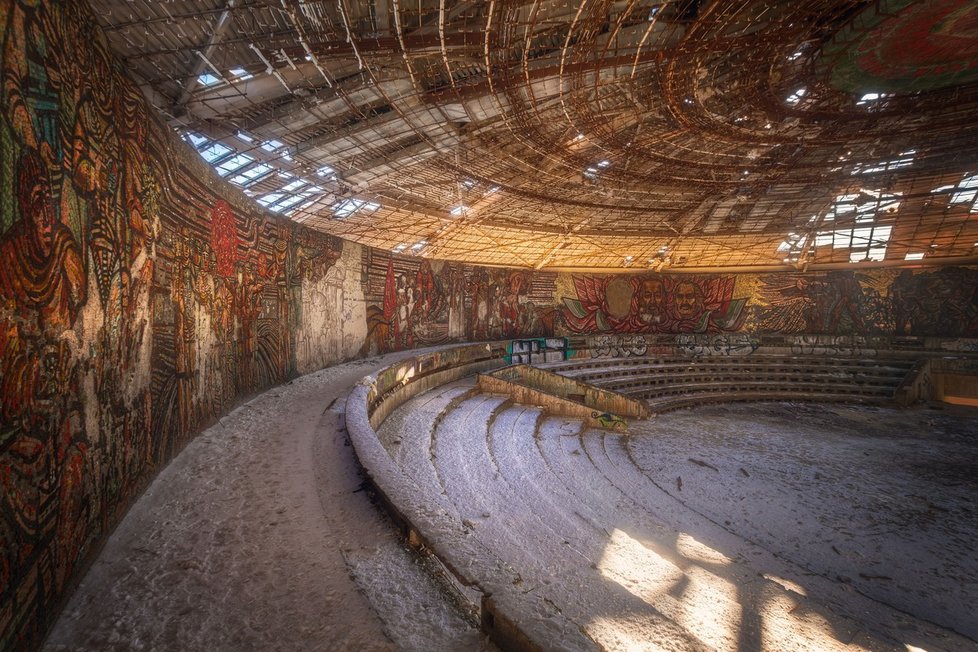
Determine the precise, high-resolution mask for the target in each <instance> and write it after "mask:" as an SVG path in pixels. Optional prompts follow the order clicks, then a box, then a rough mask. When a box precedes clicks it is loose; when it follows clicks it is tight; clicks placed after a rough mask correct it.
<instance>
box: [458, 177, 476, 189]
mask: <svg viewBox="0 0 978 652" xmlns="http://www.w3.org/2000/svg"><path fill="white" fill-rule="evenodd" d="M462 185H463V186H465V187H466V188H468V189H469V190H471V189H472V188H475V187H476V185H478V184H476V182H475V181H473V180H472V179H466V180H465V181H463V182H462Z"/></svg>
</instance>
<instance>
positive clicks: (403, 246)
mask: <svg viewBox="0 0 978 652" xmlns="http://www.w3.org/2000/svg"><path fill="white" fill-rule="evenodd" d="M405 249H407V245H406V244H404V243H403V242H402V243H401V244H399V245H397V246H396V247H394V248H393V249H391V251H393V252H394V253H395V254H399V253H401V252H402V251H404V250H405Z"/></svg>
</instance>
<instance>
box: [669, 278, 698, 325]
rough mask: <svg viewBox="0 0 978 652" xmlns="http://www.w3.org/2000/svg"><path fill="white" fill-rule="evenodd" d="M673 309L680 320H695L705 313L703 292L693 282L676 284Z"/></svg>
mask: <svg viewBox="0 0 978 652" xmlns="http://www.w3.org/2000/svg"><path fill="white" fill-rule="evenodd" d="M673 308H674V310H675V312H676V316H677V317H678V318H679V319H695V318H697V317H699V316H700V315H701V314H702V313H703V291H702V290H700V287H699V286H698V285H696V284H695V283H693V282H692V281H681V282H679V283H677V284H676V290H675V292H674V293H673Z"/></svg>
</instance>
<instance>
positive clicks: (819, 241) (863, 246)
mask: <svg viewBox="0 0 978 652" xmlns="http://www.w3.org/2000/svg"><path fill="white" fill-rule="evenodd" d="M892 233H893V227H892V226H891V225H885V226H869V227H859V228H853V229H840V230H836V231H821V232H819V233H817V234H816V236H815V246H816V247H824V246H831V247H832V248H833V249H849V250H850V251H849V262H851V263H859V262H863V261H866V260H871V261H882V260H883V259H884V258H885V257H886V247H887V245H888V244H889V241H890V235H891V234H892Z"/></svg>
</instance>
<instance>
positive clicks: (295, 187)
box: [282, 179, 309, 192]
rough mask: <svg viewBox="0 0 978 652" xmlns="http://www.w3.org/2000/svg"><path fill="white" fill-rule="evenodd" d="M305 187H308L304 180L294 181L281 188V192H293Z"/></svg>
mask: <svg viewBox="0 0 978 652" xmlns="http://www.w3.org/2000/svg"><path fill="white" fill-rule="evenodd" d="M307 185H309V182H308V181H306V180H305V179H296V180H295V181H293V182H291V183H289V184H288V185H287V186H285V187H283V188H282V192H293V191H296V190H298V189H299V188H301V187H303V186H307Z"/></svg>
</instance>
